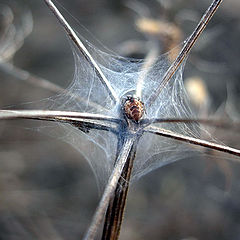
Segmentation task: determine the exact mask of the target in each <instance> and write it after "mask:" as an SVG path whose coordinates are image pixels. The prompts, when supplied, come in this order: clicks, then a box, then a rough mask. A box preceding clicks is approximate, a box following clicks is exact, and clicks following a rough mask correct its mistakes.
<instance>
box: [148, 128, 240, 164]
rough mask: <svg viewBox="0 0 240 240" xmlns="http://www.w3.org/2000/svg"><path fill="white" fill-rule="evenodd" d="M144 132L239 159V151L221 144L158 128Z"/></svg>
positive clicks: (238, 160) (239, 160)
mask: <svg viewBox="0 0 240 240" xmlns="http://www.w3.org/2000/svg"><path fill="white" fill-rule="evenodd" d="M144 131H145V132H150V133H154V134H157V135H160V136H163V137H167V138H173V139H176V140H179V141H182V142H187V143H190V144H194V145H198V146H202V147H206V148H210V149H213V150H217V151H220V152H225V153H229V154H231V155H235V156H238V157H240V150H238V149H235V148H232V147H228V146H225V145H222V144H217V143H213V142H209V141H206V140H202V139H198V138H194V137H189V136H184V135H182V134H178V133H175V132H172V131H169V130H165V129H163V128H158V127H153V126H147V127H145V128H144ZM231 160H233V161H237V162H240V159H236V158H234V159H231Z"/></svg>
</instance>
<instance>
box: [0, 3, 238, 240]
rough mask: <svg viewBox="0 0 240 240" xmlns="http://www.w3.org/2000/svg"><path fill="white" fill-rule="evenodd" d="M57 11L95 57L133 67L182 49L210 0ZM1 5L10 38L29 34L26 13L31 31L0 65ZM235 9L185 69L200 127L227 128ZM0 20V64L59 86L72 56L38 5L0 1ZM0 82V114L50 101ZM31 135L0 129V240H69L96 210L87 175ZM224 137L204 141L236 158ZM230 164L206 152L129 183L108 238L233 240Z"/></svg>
mask: <svg viewBox="0 0 240 240" xmlns="http://www.w3.org/2000/svg"><path fill="white" fill-rule="evenodd" d="M59 3H60V4H61V5H62V6H63V8H65V10H64V9H63V8H62V7H61V5H57V6H58V7H60V10H61V11H63V14H64V15H65V16H66V17H67V19H68V20H69V21H70V23H71V25H72V26H74V27H75V29H77V30H78V31H79V33H80V34H81V35H82V36H84V37H85V38H86V39H87V40H88V41H90V42H92V43H94V44H95V45H96V46H97V47H100V48H102V46H103V45H104V46H106V47H107V48H109V49H111V50H113V51H114V52H116V53H118V54H120V55H123V56H128V57H129V56H130V57H137V58H144V57H145V56H146V54H147V53H148V52H149V50H150V49H151V47H152V45H151V43H152V42H153V41H154V42H155V43H156V42H157V43H158V44H159V49H160V52H161V51H162V52H163V51H166V50H169V49H171V48H173V46H176V45H178V44H179V43H180V42H181V41H183V40H184V39H185V38H186V37H187V36H188V35H189V34H190V33H191V31H192V30H193V28H194V27H195V26H196V24H197V22H198V21H199V19H200V16H201V14H202V13H203V12H204V11H205V9H206V8H207V7H208V5H209V4H210V0H201V1H197V0H191V1H189V0H178V1H177V0H148V1H147V0H145V1H134V0H129V1H116V0H71V1H66V0H59ZM6 5H8V6H9V7H10V8H11V9H12V11H13V14H14V19H13V24H14V26H15V27H16V28H15V30H18V31H19V32H20V33H18V35H17V32H18V31H16V36H20V35H19V34H21V32H22V31H21V29H25V28H26V29H27V30H26V31H28V30H30V29H31V22H30V20H31V17H29V16H28V18H24V16H27V14H29V12H31V14H32V19H33V30H32V32H31V33H30V35H29V36H27V37H26V39H25V40H24V44H23V45H22V46H21V47H20V45H19V46H17V48H18V47H19V50H18V51H17V52H16V54H15V55H14V56H13V55H11V54H10V56H5V55H4V54H3V53H6V51H5V49H7V48H9V49H11V46H12V45H13V43H12V42H11V41H10V40H9V39H7V41H6V38H5V37H6V36H5V35H4V34H3V33H4V27H6V26H7V22H6V21H5V22H4V19H6V18H4V14H2V13H3V11H2V10H1V8H2V9H3V8H5V6H6ZM239 9H240V2H239V1H238V0H225V1H224V2H223V4H222V5H221V6H220V8H219V10H218V11H217V13H216V15H215V16H214V18H213V19H212V21H211V22H210V23H209V26H208V27H207V29H206V31H205V32H204V34H203V35H202V36H201V38H200V39H199V41H198V43H197V44H196V46H195V47H194V49H193V50H192V52H191V54H190V56H189V58H188V62H187V64H186V68H185V72H184V78H185V79H187V80H186V81H190V82H191V83H193V84H195V83H196V84H197V85H198V84H200V88H203V89H204V90H203V95H201V96H200V97H199V99H200V100H199V101H200V103H199V102H197V103H196V105H195V108H196V109H197V110H198V111H199V112H200V113H201V114H202V116H204V117H206V116H209V115H210V116H215V117H218V118H224V119H227V120H228V119H229V121H230V120H231V121H237V120H238V119H239V118H238V116H239V111H238V108H239V106H238V105H239V89H240V84H239V78H240V68H239V57H240V50H239V49H240V48H239V42H240V15H239ZM0 10H1V18H0V21H2V22H0V24H1V28H0V30H1V34H2V35H1V36H0V50H1V51H0V54H1V62H0V65H1V66H3V65H2V64H3V63H6V62H7V63H14V65H15V66H17V67H19V68H21V69H24V70H26V71H29V72H30V73H32V74H34V75H36V76H40V77H42V78H45V79H48V80H49V81H51V82H54V83H56V84H58V85H60V86H62V87H67V86H68V85H69V84H70V82H71V80H72V77H73V71H74V62H73V57H72V51H71V48H70V45H69V42H68V40H67V38H66V36H65V34H64V31H63V30H62V29H61V27H60V26H59V24H58V22H57V20H56V19H55V17H54V16H53V15H52V13H50V11H49V9H48V8H47V7H46V5H45V4H44V2H43V1H30V0H25V1H21V0H18V1H10V0H9V1H8V0H1V3H0ZM66 10H67V11H66ZM4 13H5V14H7V13H8V12H6V11H5V12H4ZM8 14H10V13H8ZM10 15H11V14H10ZM10 15H9V16H10ZM71 15H72V16H74V17H75V18H76V19H77V20H78V21H79V22H77V21H76V20H75V19H74V18H73V17H72V16H71ZM9 19H11V17H10V18H9ZM22 19H25V20H26V19H27V21H26V22H25V23H24V22H22ZM144 24H145V25H144ZM165 26H166V28H165ZM169 26H170V27H169ZM19 29H20V30H19ZM166 29H170V30H169V31H168V30H166ZM13 32H14V31H13ZM19 38H20V39H21V37H19ZM13 42H14V41H13ZM11 44H12V45H11ZM3 55H4V57H3ZM196 79H197V80H196ZM0 83H1V85H0V108H5V109H7V108H10V107H11V108H13V107H14V108H17V107H18V106H19V105H20V104H22V103H25V102H31V101H37V100H41V99H43V98H46V97H49V96H51V95H53V93H52V92H51V91H47V90H46V89H40V88H39V87H37V86H34V85H31V84H29V83H26V82H23V81H21V80H19V79H18V78H17V77H14V76H12V75H10V74H7V73H6V71H5V70H4V67H1V69H0ZM203 86H204V87H203ZM199 105H201V106H202V107H199ZM21 106H22V105H21ZM34 124H35V123H33V122H32V121H27V120H26V121H20V120H18V121H2V122H0V239H3V240H10V239H11V240H15V239H18V240H19V239H24V240H28V239H68V240H72V239H81V237H82V236H83V234H84V232H85V231H86V229H87V227H88V225H89V223H90V221H91V217H92V215H93V214H94V211H95V208H96V206H97V203H98V201H99V199H100V196H99V194H98V189H97V184H96V180H95V178H94V175H93V172H92V171H91V168H90V167H89V165H88V163H87V161H86V160H85V159H84V158H83V156H82V155H81V154H80V153H79V152H77V151H76V150H75V149H74V148H73V147H72V146H70V145H68V144H66V143H63V142H61V141H57V140H56V139H54V138H50V137H48V136H46V135H43V134H41V133H39V132H37V131H36V130H33V125H34ZM236 125H237V123H236ZM233 126H234V124H233ZM34 129H35V128H34ZM234 129H235V130H230V129H227V130H226V129H225V130H223V129H220V128H218V129H211V130H210V131H212V134H213V136H214V137H217V138H218V139H219V140H220V141H224V142H225V143H227V144H229V145H230V146H233V147H240V143H239V140H240V138H239V136H238V130H236V129H237V128H234ZM205 152H206V151H205ZM224 158H226V156H224ZM231 158H234V157H231V156H229V157H228V158H227V160H223V156H222V155H220V154H216V153H214V152H212V151H208V154H207V155H206V154H205V155H204V156H203V157H199V156H193V155H191V156H190V157H189V158H188V159H185V160H181V161H179V162H176V163H173V164H170V165H167V166H165V167H162V168H161V169H157V170H155V171H153V172H151V173H150V174H148V175H147V176H144V177H143V178H141V179H140V180H139V181H138V182H135V183H133V184H132V185H131V187H130V192H129V197H128V202H127V208H126V213H125V219H124V223H123V227H122V232H121V235H120V239H131V240H135V239H146V238H148V239H176V240H179V239H189V240H190V239H206V240H208V239H209V240H210V239H231V240H237V239H240V204H239V202H240V165H239V164H237V163H232V162H231V161H229V160H230V159H231Z"/></svg>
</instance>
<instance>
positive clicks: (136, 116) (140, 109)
mask: <svg viewBox="0 0 240 240" xmlns="http://www.w3.org/2000/svg"><path fill="white" fill-rule="evenodd" d="M123 111H124V114H125V116H126V117H127V118H128V119H130V120H132V121H134V122H136V123H139V121H140V119H141V118H142V117H143V115H144V113H145V106H144V103H143V102H142V101H141V100H140V98H139V97H135V96H127V97H126V98H125V99H124V100H123Z"/></svg>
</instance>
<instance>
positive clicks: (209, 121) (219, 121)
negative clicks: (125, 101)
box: [141, 118, 240, 129]
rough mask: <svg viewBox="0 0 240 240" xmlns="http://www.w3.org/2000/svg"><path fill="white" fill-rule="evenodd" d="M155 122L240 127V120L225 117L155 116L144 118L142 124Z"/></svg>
mask: <svg viewBox="0 0 240 240" xmlns="http://www.w3.org/2000/svg"><path fill="white" fill-rule="evenodd" d="M154 123H199V124H203V125H209V126H213V127H219V128H226V129H236V128H240V122H236V121H231V120H228V121H225V120H223V119H204V118H196V119H194V118H185V119H184V118H155V119H147V118H146V119H143V120H142V121H141V124H143V125H145V124H146V125H148V124H154Z"/></svg>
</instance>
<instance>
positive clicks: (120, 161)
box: [84, 134, 137, 240]
mask: <svg viewBox="0 0 240 240" xmlns="http://www.w3.org/2000/svg"><path fill="white" fill-rule="evenodd" d="M136 139H137V135H136V134H134V135H131V136H128V137H127V138H126V139H124V141H123V146H122V148H121V150H120V153H119V156H118V158H117V161H116V165H115V167H114V169H113V172H112V174H111V176H110V178H109V180H108V183H107V185H106V188H105V190H104V193H103V196H102V198H101V200H100V202H99V205H98V207H97V210H96V211H95V214H94V217H93V220H92V221H91V225H90V227H89V228H88V231H87V233H86V235H85V237H84V240H94V239H95V238H96V235H97V232H98V229H99V227H100V225H101V223H102V221H103V218H104V215H105V213H106V210H107V207H108V204H109V201H110V199H111V198H112V197H113V196H114V192H115V190H116V187H117V184H118V182H119V179H120V177H121V175H122V172H123V169H124V166H125V165H126V161H127V159H128V158H129V155H130V154H131V151H132V148H133V145H134V143H135V141H136Z"/></svg>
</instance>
